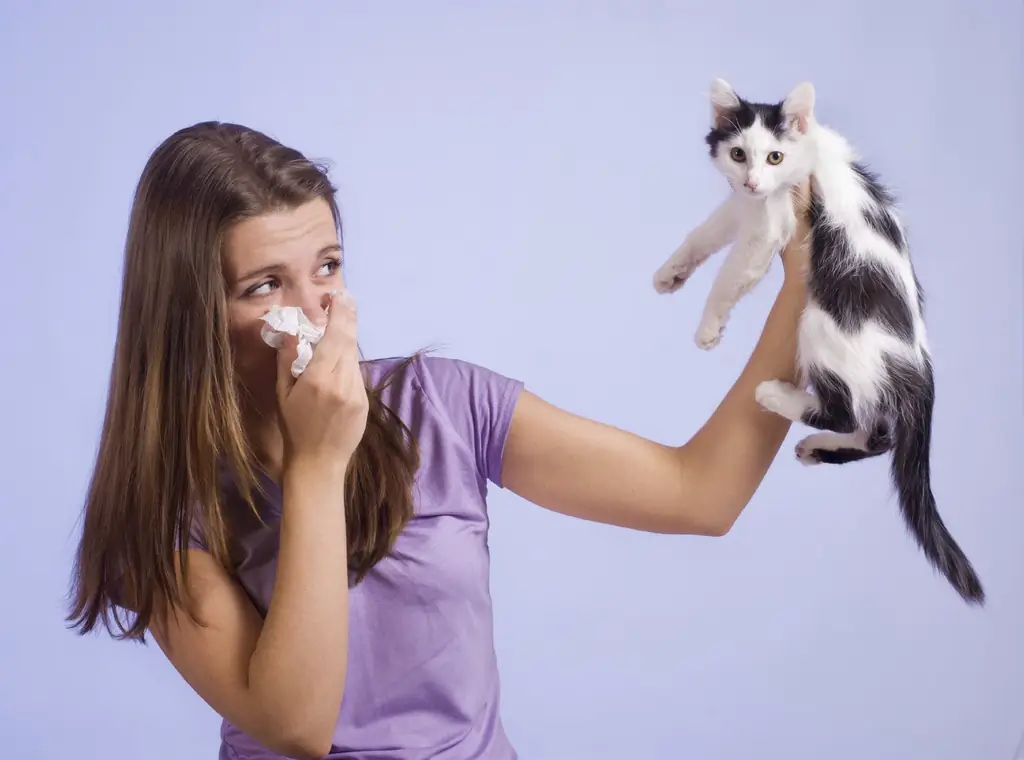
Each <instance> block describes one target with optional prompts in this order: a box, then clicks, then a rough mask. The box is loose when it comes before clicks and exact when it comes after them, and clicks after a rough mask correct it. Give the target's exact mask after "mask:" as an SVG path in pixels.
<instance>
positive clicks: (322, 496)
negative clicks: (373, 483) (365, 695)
mask: <svg viewBox="0 0 1024 760" xmlns="http://www.w3.org/2000/svg"><path fill="white" fill-rule="evenodd" d="M341 472H342V475H341V477H339V476H338V474H337V473H330V474H325V473H324V471H323V470H322V469H319V468H318V469H314V468H309V469H303V468H301V467H294V468H291V469H289V470H286V471H285V474H284V476H283V479H282V489H283V515H282V520H281V544H280V550H279V555H278V564H277V574H276V578H275V580H274V588H273V592H272V595H271V601H270V606H269V609H268V611H267V615H266V620H265V621H264V624H263V629H262V632H261V634H260V638H259V642H258V643H257V645H256V649H255V651H254V652H253V656H252V658H251V660H250V664H249V688H250V690H251V691H252V693H253V695H254V696H255V697H256V698H257V699H259V701H260V703H261V706H262V710H261V712H263V714H265V715H267V716H268V718H269V719H272V720H274V721H275V722H277V721H280V725H279V726H278V728H279V730H278V732H277V733H278V734H279V735H282V736H283V738H284V739H285V740H286V741H288V742H290V743H294V744H295V745H296V746H299V747H310V746H311V745H312V748H313V749H316V748H319V751H320V752H321V753H323V752H326V751H327V749H328V747H329V745H330V737H331V735H332V733H333V729H334V726H335V724H336V722H337V718H338V711H339V709H340V707H341V699H342V694H343V691H344V686H345V674H346V662H347V657H348V552H347V543H346V534H345V508H344V503H343V493H344V478H343V470H342V471H341ZM313 754H315V752H314V753H313Z"/></svg>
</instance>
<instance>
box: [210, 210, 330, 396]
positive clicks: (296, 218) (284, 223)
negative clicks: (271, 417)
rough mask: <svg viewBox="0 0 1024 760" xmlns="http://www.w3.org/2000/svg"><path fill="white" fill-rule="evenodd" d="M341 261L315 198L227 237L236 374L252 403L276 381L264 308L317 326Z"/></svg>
mask: <svg viewBox="0 0 1024 760" xmlns="http://www.w3.org/2000/svg"><path fill="white" fill-rule="evenodd" d="M341 256H342V253H341V246H340V245H339V243H338V231H337V229H336V228H335V225H334V217H333V216H332V215H331V208H330V206H329V205H328V204H327V202H326V201H325V200H323V199H321V198H318V199H316V200H313V201H310V202H309V203H306V204H304V205H302V206H299V207H298V208H295V209H290V210H283V211H275V212H273V213H269V214H264V215H262V216H258V217H254V218H252V219H247V220H245V221H243V222H239V223H238V224H237V225H235V226H234V227H233V228H232V229H230V230H229V232H228V234H227V237H226V239H225V245H224V275H225V278H226V280H227V283H226V284H227V300H228V318H229V323H230V333H231V343H232V348H233V351H234V355H235V368H236V371H237V372H238V374H239V378H240V380H241V382H242V383H243V384H244V385H245V386H246V388H248V390H249V392H250V393H251V394H252V395H253V396H254V398H255V399H256V400H257V403H266V402H269V401H270V400H271V399H272V398H273V392H274V386H275V379H276V376H277V357H276V352H275V350H274V349H272V348H270V347H269V346H268V345H267V344H266V343H264V342H263V339H262V338H261V337H260V330H261V328H262V327H263V324H264V323H263V321H262V320H261V319H260V317H262V316H263V315H264V314H266V313H267V311H269V309H270V307H271V306H275V305H280V306H300V307H302V310H303V311H304V312H305V313H306V316H307V317H308V318H309V319H310V321H312V322H314V323H315V324H321V325H322V324H324V323H325V322H326V320H327V315H326V313H325V311H324V307H325V306H326V304H327V300H326V296H327V293H328V292H329V291H331V290H336V289H338V288H340V287H342V285H343V282H342V278H341Z"/></svg>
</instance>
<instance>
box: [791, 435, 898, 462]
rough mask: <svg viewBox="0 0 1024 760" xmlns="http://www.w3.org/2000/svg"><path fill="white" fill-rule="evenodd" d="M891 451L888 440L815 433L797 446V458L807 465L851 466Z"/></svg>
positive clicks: (876, 437)
mask: <svg viewBox="0 0 1024 760" xmlns="http://www.w3.org/2000/svg"><path fill="white" fill-rule="evenodd" d="M888 450H889V442H888V438H887V437H886V438H884V439H883V438H880V437H878V435H877V434H875V435H870V436H869V435H868V434H867V433H865V432H864V431H862V430H858V431H856V432H853V433H832V432H825V433H814V434H813V435H809V436H807V437H806V438H804V439H803V440H802V441H800V443H798V444H797V445H796V458H797V459H799V460H800V461H801V462H803V463H804V464H806V465H816V464H849V463H850V462H859V461H860V460H862V459H869V458H870V457H877V456H879V455H881V454H884V453H885V452H886V451H888Z"/></svg>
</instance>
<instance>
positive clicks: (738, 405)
mask: <svg viewBox="0 0 1024 760" xmlns="http://www.w3.org/2000/svg"><path fill="white" fill-rule="evenodd" d="M803 244H804V243H794V245H803ZM793 258H797V259H799V257H793ZM794 269H799V267H794ZM806 298H807V289H806V284H805V279H804V277H803V275H802V273H799V274H797V273H793V274H790V273H787V275H786V278H785V280H784V282H783V285H782V288H781V289H780V291H779V294H778V296H777V297H776V299H775V304H774V305H773V306H772V309H771V313H770V314H769V316H768V319H767V321H766V322H765V325H764V329H763V330H762V332H761V337H760V339H759V340H758V342H757V345H756V347H755V348H754V351H753V353H752V354H751V356H750V359H749V360H748V361H747V364H746V366H745V367H744V369H743V372H742V373H741V374H740V376H739V378H738V379H737V380H736V382H735V384H734V385H733V386H732V388H731V389H730V390H729V392H728V393H727V394H726V396H725V398H724V399H723V400H722V402H721V403H720V404H719V405H718V408H717V409H716V410H715V412H714V414H712V415H711V417H710V419H709V420H708V421H707V422H706V423H705V425H704V426H703V427H702V428H701V429H700V431H698V432H697V434H696V435H694V436H693V438H691V439H690V441H689V442H688V443H687V444H686V445H685V446H683V447H682V448H681V449H680V451H681V453H683V455H684V456H685V457H686V458H687V460H688V462H690V463H692V462H693V461H694V460H697V461H699V462H700V464H701V467H700V468H699V469H700V471H701V472H702V473H703V475H702V479H703V480H704V482H705V487H704V488H702V489H701V490H702V491H704V492H705V493H709V494H714V499H712V500H710V504H709V506H710V508H712V509H713V510H714V511H715V515H714V520H713V522H714V524H715V525H717V526H718V529H719V530H720V531H723V532H724V531H726V530H728V529H729V528H730V527H731V525H732V523H733V522H735V520H736V518H737V517H739V515H740V513H741V512H742V511H743V508H744V507H745V506H746V505H747V503H748V502H749V501H750V499H751V497H753V495H754V492H755V491H756V490H757V488H758V487H759V486H760V484H761V481H762V479H763V478H764V476H765V474H766V473H767V471H768V468H769V467H770V466H771V463H772V461H773V460H774V459H775V456H776V454H778V451H779V447H780V446H781V445H782V442H783V441H784V440H785V438H786V435H787V433H788V432H789V428H790V425H791V423H790V422H789V421H788V420H785V419H783V418H782V417H779V416H778V415H775V414H771V413H769V412H767V411H765V410H764V409H763V408H762V407H761V406H760V405H759V404H758V403H757V401H756V400H755V399H754V389H755V388H757V386H758V385H759V384H760V383H761V382H763V381H765V380H776V379H778V380H786V381H789V382H795V381H796V379H797V377H796V376H797V371H796V369H797V368H796V350H797V328H798V325H799V321H800V315H801V314H802V313H803V310H804V306H805V305H806Z"/></svg>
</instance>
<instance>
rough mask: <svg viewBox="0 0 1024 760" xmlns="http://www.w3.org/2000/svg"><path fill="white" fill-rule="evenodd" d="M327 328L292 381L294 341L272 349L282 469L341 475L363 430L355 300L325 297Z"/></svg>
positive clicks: (363, 391) (364, 409)
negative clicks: (308, 466) (309, 466)
mask: <svg viewBox="0 0 1024 760" xmlns="http://www.w3.org/2000/svg"><path fill="white" fill-rule="evenodd" d="M328 298H330V304H329V307H328V314H327V327H326V329H325V331H324V336H323V338H321V340H320V342H319V343H318V344H317V347H316V350H315V351H314V353H313V358H312V359H311V360H310V362H309V364H308V365H307V366H306V369H305V371H303V373H302V374H301V375H300V376H299V377H298V379H294V378H292V374H291V371H290V366H291V363H292V361H293V360H294V359H295V356H296V340H295V338H294V337H292V336H286V337H287V338H288V340H286V341H285V345H284V346H283V347H282V348H281V349H279V350H278V363H277V398H278V406H279V409H280V413H281V428H282V434H283V436H284V466H285V469H288V468H289V467H291V466H294V465H295V463H297V462H303V463H306V462H311V463H313V465H314V466H315V467H317V468H319V467H327V468H329V469H332V470H334V471H335V472H338V471H339V470H340V473H341V474H343V473H344V471H345V469H346V468H347V467H348V463H349V460H350V459H351V457H352V453H353V452H354V451H355V449H356V446H357V445H358V444H359V441H360V440H361V439H362V437H363V432H364V431H365V430H366V415H367V410H368V406H369V404H368V401H367V397H366V385H365V384H364V381H363V376H362V372H361V371H360V367H359V349H358V347H357V345H356V309H355V302H354V301H353V300H352V298H351V296H349V295H348V293H347V292H344V291H341V292H339V293H337V294H332V295H330V296H328Z"/></svg>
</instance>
